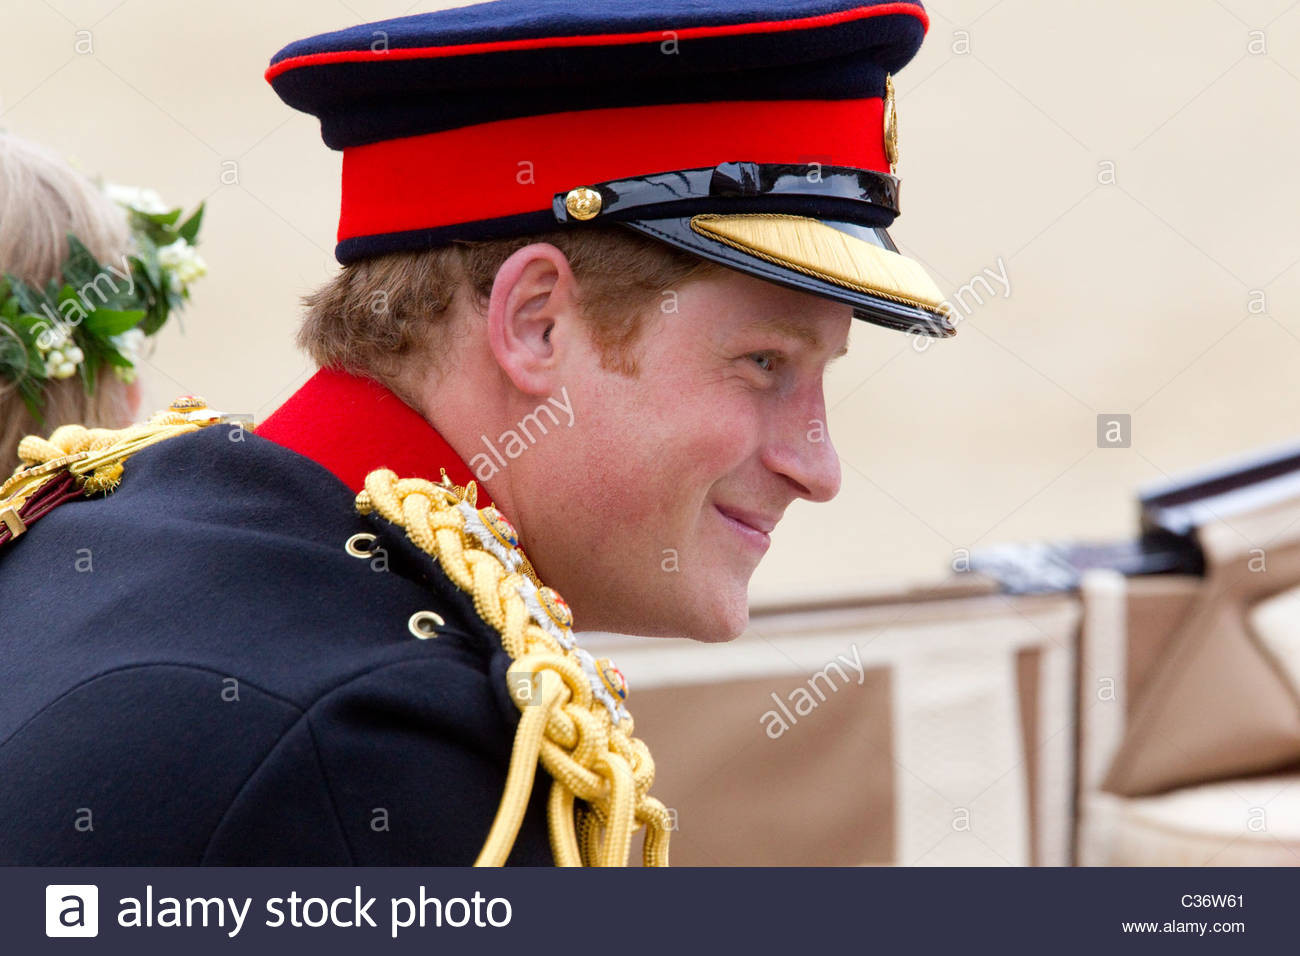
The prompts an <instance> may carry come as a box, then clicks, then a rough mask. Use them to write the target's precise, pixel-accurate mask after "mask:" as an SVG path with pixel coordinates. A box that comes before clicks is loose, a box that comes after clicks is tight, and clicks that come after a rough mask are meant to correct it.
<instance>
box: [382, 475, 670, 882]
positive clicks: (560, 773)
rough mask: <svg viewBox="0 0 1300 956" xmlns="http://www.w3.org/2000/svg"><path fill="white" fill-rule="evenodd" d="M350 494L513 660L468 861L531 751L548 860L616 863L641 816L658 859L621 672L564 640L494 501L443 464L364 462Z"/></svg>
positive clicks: (524, 784)
mask: <svg viewBox="0 0 1300 956" xmlns="http://www.w3.org/2000/svg"><path fill="white" fill-rule="evenodd" d="M356 504H357V510H358V511H359V512H360V513H361V514H363V515H364V514H370V513H371V512H378V513H379V514H380V515H381V516H382V517H384V518H385V519H387V520H388V521H390V522H391V523H393V524H395V525H399V526H400V527H402V528H404V529H405V530H406V534H407V537H409V538H410V539H411V541H412V542H414V543H415V545H416V546H417V547H419V548H420V549H421V550H422V551H424V552H425V553H426V554H428V555H429V556H430V557H432V558H433V559H434V560H435V561H437V562H438V564H439V566H440V567H441V568H442V569H443V571H444V572H445V573H446V575H447V576H448V577H449V578H450V579H451V580H452V582H453V583H454V584H455V585H456V586H457V587H458V588H460V589H461V590H462V591H464V592H465V593H466V594H468V595H469V596H470V597H471V598H473V601H474V609H475V610H476V611H477V612H478V614H479V616H480V617H481V618H482V619H483V620H484V621H486V622H487V623H488V624H489V625H491V627H492V628H493V629H494V630H495V631H496V632H497V633H498V634H500V635H501V645H502V647H503V648H504V649H505V651H506V653H507V654H509V655H510V657H511V658H512V659H513V660H514V663H513V664H511V665H510V668H509V670H508V671H507V682H508V684H509V691H510V696H511V698H512V699H513V700H514V702H515V705H516V706H517V707H518V708H519V710H520V712H521V716H520V720H519V727H518V729H517V730H516V732H515V743H514V749H513V752H512V753H511V756H510V769H509V773H508V775H507V777H506V786H505V793H504V794H503V796H502V798H501V805H500V806H499V807H498V809H497V814H496V819H495V820H494V821H493V823H492V829H491V831H490V832H489V834H488V838H487V842H486V843H485V844H484V845H483V850H482V851H481V852H480V853H479V857H478V860H477V861H476V863H475V865H476V866H501V865H503V864H504V863H505V861H506V857H507V856H509V854H510V850H511V849H512V847H513V846H514V843H515V840H516V838H517V837H518V835H519V828H520V825H521V824H522V823H523V819H524V813H525V811H526V810H527V807H528V801H529V798H530V796H531V794H532V790H533V781H534V778H535V777H536V774H537V765H538V763H539V762H540V763H541V765H542V766H543V767H545V768H546V769H547V771H548V772H549V773H550V775H551V777H552V781H553V782H552V784H551V792H550V800H549V801H548V804H547V822H548V828H549V831H550V838H551V850H552V852H553V854H554V856H555V862H556V863H557V864H558V865H560V866H597V865H598V866H625V865H626V864H627V861H628V856H629V854H630V852H631V847H632V835H633V833H634V832H635V831H636V830H637V829H638V828H639V827H640V826H641V824H645V826H646V837H645V842H644V844H643V859H644V862H645V865H646V866H667V865H668V834H669V831H670V830H671V828H672V827H671V819H670V815H669V812H668V809H667V808H666V807H665V806H664V805H663V804H662V803H660V802H659V801H658V800H656V799H655V798H654V797H652V796H650V795H649V789H650V785H651V783H653V781H654V760H653V759H652V758H651V756H650V751H649V749H648V748H647V747H646V745H645V744H644V743H643V742H641V741H640V740H638V739H637V738H636V737H633V736H632V732H633V724H632V717H631V715H630V714H628V712H627V710H626V709H625V708H624V707H623V704H622V701H623V700H624V699H625V698H626V696H627V685H626V682H625V681H624V680H623V677H622V675H621V674H620V673H619V672H618V670H617V669H616V668H615V667H614V666H613V664H611V663H610V662H608V661H603V660H601V661H597V660H594V659H593V658H592V656H591V655H590V654H588V653H587V652H586V651H584V650H583V649H582V648H580V647H578V646H577V644H576V643H575V642H574V640H573V633H572V631H571V630H570V624H571V623H572V615H571V614H569V611H568V607H567V605H565V604H564V602H563V600H562V599H561V598H560V597H559V595H558V594H556V593H555V592H554V591H552V590H551V589H549V588H547V587H545V586H543V585H541V584H540V582H539V581H537V579H536V576H535V575H534V574H533V573H532V568H531V567H530V566H528V564H527V562H526V559H525V558H524V556H523V554H522V552H521V551H520V550H519V546H518V537H517V536H516V534H515V531H514V529H513V528H512V527H511V526H510V524H509V522H507V521H506V520H505V519H504V518H503V517H502V516H501V514H500V513H499V512H498V511H497V510H496V509H495V508H491V507H489V508H483V509H479V508H477V507H476V504H477V489H476V488H475V485H474V483H473V482H470V483H469V485H467V486H466V487H465V488H463V489H462V488H459V487H458V486H456V485H453V484H451V482H450V481H449V480H448V479H447V477H446V475H445V473H444V475H443V482H442V484H440V485H439V484H434V483H433V482H431V481H427V480H425V479H422V478H404V479H399V478H398V477H397V476H396V475H395V474H394V473H393V472H391V471H389V470H387V469H379V470H377V471H372V472H370V474H368V475H367V476H366V481H365V490H364V491H362V492H361V493H360V494H359V495H357V502H356ZM576 800H581V801H583V803H582V804H576V803H575V801H576ZM580 835H581V836H580Z"/></svg>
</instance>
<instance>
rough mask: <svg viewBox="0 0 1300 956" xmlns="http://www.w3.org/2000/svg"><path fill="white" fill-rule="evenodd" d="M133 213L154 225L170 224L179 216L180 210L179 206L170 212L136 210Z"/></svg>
mask: <svg viewBox="0 0 1300 956" xmlns="http://www.w3.org/2000/svg"><path fill="white" fill-rule="evenodd" d="M135 214H136V215H137V216H139V217H140V218H141V219H143V220H144V221H145V222H148V223H152V224H153V225H155V226H172V225H175V224H176V220H177V219H179V218H180V217H181V210H180V209H179V208H176V209H173V210H172V211H171V212H140V211H139V210H136V213H135Z"/></svg>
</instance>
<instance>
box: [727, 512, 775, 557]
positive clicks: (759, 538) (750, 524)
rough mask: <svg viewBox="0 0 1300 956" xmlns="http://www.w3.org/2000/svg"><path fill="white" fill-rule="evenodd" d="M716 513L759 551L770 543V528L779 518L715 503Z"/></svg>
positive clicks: (766, 547)
mask: <svg viewBox="0 0 1300 956" xmlns="http://www.w3.org/2000/svg"><path fill="white" fill-rule="evenodd" d="M714 507H716V508H717V509H718V514H720V515H722V517H723V519H724V520H725V521H726V522H727V523H728V524H729V525H731V527H732V528H734V529H735V531H736V533H737V534H739V535H740V536H741V538H743V539H744V540H745V541H746V542H747V543H748V544H750V545H752V546H753V547H755V548H758V549H759V550H761V551H766V550H767V549H768V547H769V546H770V545H771V543H772V538H771V533H772V529H773V528H775V527H776V523H777V522H778V521H780V520H781V519H780V518H768V517H765V516H763V515H761V514H758V513H757V512H754V511H745V510H743V509H740V508H730V507H728V508H724V507H722V506H721V505H715V506H714Z"/></svg>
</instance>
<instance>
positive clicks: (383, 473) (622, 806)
mask: <svg viewBox="0 0 1300 956" xmlns="http://www.w3.org/2000/svg"><path fill="white" fill-rule="evenodd" d="M248 419H249V416H247V415H226V414H223V413H220V412H215V411H212V410H210V409H208V407H207V403H206V402H204V401H203V400H202V399H200V398H197V397H195V396H184V397H182V398H180V399H177V400H176V401H175V402H173V403H172V404H171V405H170V406H169V407H168V408H167V409H166V410H164V411H161V412H158V413H157V414H155V415H154V416H153V417H152V418H150V419H149V420H148V421H147V422H144V423H141V424H136V425H132V426H130V427H128V428H123V429H118V430H113V429H102V428H86V427H85V426H82V425H64V426H62V427H60V428H58V429H56V430H55V431H54V432H53V433H52V434H51V435H50V436H49V438H41V437H40V436H37V435H28V436H26V437H25V438H24V439H23V440H22V442H20V443H19V446H18V455H19V458H20V460H21V461H22V464H21V465H20V466H19V468H18V469H17V470H16V471H15V472H14V474H13V475H12V476H11V477H10V478H9V479H8V480H7V481H6V482H5V483H4V485H3V486H0V521H2V524H0V548H3V547H4V546H5V545H6V544H7V543H9V542H11V541H13V539H15V538H17V537H18V536H20V535H22V534H23V533H24V532H25V531H26V530H27V529H28V528H29V527H30V526H31V525H32V524H33V523H34V522H35V521H36V520H37V519H39V518H40V517H42V516H43V515H45V514H47V513H48V512H49V511H50V510H52V509H53V508H54V507H56V506H58V505H59V504H62V503H63V502H65V501H70V500H73V499H76V498H83V497H95V496H99V495H104V494H107V493H109V492H111V491H112V490H113V489H114V488H115V487H117V485H118V484H119V483H120V482H121V480H122V474H123V465H124V463H125V461H126V460H127V459H128V458H129V457H130V456H131V455H133V454H135V452H137V451H139V450H140V449H142V448H146V447H148V446H150V445H153V444H157V443H158V442H161V441H166V440H167V439H168V438H173V437H176V436H177V435H183V434H186V433H189V432H193V431H197V430H198V429H201V428H208V427H211V426H213V425H218V424H228V425H231V426H235V427H241V428H242V427H246V426H248V425H250V424H251V423H250V422H249V421H248ZM477 495H478V491H477V487H476V486H475V484H474V482H472V481H471V482H470V483H469V484H468V485H466V486H464V487H462V486H459V485H455V484H453V483H452V482H451V481H450V479H448V477H447V475H446V472H445V471H444V472H443V477H442V482H441V483H440V484H435V483H434V482H431V481H428V480H427V479H423V478H398V476H397V475H396V474H394V473H393V472H392V471H389V470H387V469H378V470H376V471H372V472H370V473H369V474H368V475H367V476H366V479H365V487H364V490H362V491H361V493H360V494H358V495H357V497H356V509H357V511H358V512H359V513H360V514H362V515H368V514H371V513H376V514H378V515H379V516H381V517H383V518H384V519H386V520H387V521H389V522H390V523H392V524H394V525H397V526H399V527H401V528H403V529H404V530H405V532H406V535H407V537H409V538H410V540H411V541H412V542H413V543H414V544H415V545H416V546H417V547H419V548H420V549H421V550H422V551H424V552H425V553H426V554H428V555H429V556H430V557H431V558H432V559H433V560H434V561H436V562H437V563H438V565H439V567H441V568H442V570H443V572H444V573H445V574H446V575H447V577H448V578H449V579H450V580H451V581H452V583H453V584H454V585H455V586H456V587H458V588H460V589H461V590H462V591H464V592H465V593H466V594H467V595H468V596H469V597H470V598H471V599H472V601H473V604H474V609H475V612H476V613H477V614H478V615H479V617H480V618H482V620H483V621H484V622H485V623H486V624H487V625H488V626H490V627H491V628H492V629H493V630H494V631H495V632H496V633H497V634H499V635H500V638H501V645H502V647H503V649H504V650H505V651H506V653H507V654H508V655H509V656H510V658H511V659H512V661H513V663H512V664H511V665H510V667H509V669H508V670H507V674H506V680H507V683H508V690H509V694H510V697H511V699H512V700H513V701H514V702H515V704H516V706H517V707H518V708H519V710H520V714H521V716H520V720H519V725H518V728H517V730H516V732H515V740H514V747H513V750H512V753H511V757H510V765H509V769H508V772H507V776H506V785H505V792H504V793H503V795H502V798H501V804H500V806H499V807H498V809H497V813H496V817H495V819H494V820H493V823H492V827H491V830H490V831H489V833H488V837H487V840H486V842H485V843H484V846H483V849H482V851H481V852H480V854H479V857H478V860H477V861H476V865H478V866H500V865H503V864H504V863H505V861H506V858H507V857H508V856H509V855H510V851H511V849H512V848H513V846H514V843H515V840H516V838H517V837H518V834H519V829H520V826H521V825H522V823H523V819H524V814H525V811H526V810H527V807H528V802H529V798H530V796H531V794H532V791H533V783H534V780H535V778H536V774H537V767H538V765H539V763H540V765H541V766H543V767H545V768H546V770H547V771H548V772H549V773H550V775H551V778H552V781H553V782H552V784H551V789H550V796H549V800H548V802H547V818H548V830H549V832H550V838H551V849H552V853H553V855H554V857H555V862H556V863H557V864H558V865H560V866H595V865H599V866H623V865H626V864H627V861H628V857H629V855H630V853H631V845H632V837H633V834H634V833H635V832H636V831H637V830H638V829H640V827H641V826H645V828H646V836H645V840H644V843H643V854H642V856H643V860H644V863H645V864H646V865H647V866H667V865H668V840H669V832H670V830H671V829H672V824H671V816H670V813H669V811H668V809H667V808H666V807H665V806H664V805H663V803H661V802H660V801H658V800H656V799H655V798H654V797H652V796H650V795H649V789H650V785H651V784H652V783H653V781H654V761H653V759H652V758H651V756H650V752H649V750H648V748H647V747H646V745H645V744H644V743H643V742H642V741H641V740H639V739H637V738H636V737H634V736H633V721H632V717H631V715H630V714H629V713H628V711H627V707H626V703H625V702H626V700H627V681H626V680H625V679H624V677H623V675H622V673H621V672H620V671H619V670H618V668H616V667H615V666H614V665H613V663H612V662H610V661H608V660H605V659H600V660H597V659H595V658H593V657H592V655H591V654H589V653H588V652H587V651H585V650H583V649H582V648H581V647H579V646H578V644H577V642H576V640H575V639H574V634H573V630H572V625H573V615H572V612H571V611H570V610H569V607H568V605H567V604H566V603H565V601H564V599H563V598H561V597H560V595H559V594H558V593H556V592H555V591H554V590H553V589H551V588H549V587H547V586H545V585H544V584H542V582H541V581H540V580H539V579H538V578H537V575H536V572H535V571H534V570H533V568H532V566H531V564H530V563H529V562H528V560H527V558H526V557H525V556H524V553H523V550H522V549H521V548H520V546H519V537H518V534H517V533H516V532H515V530H514V528H513V527H512V526H511V524H510V522H509V521H507V520H506V518H505V517H504V516H503V515H502V514H501V513H500V512H499V511H497V509H496V508H493V507H486V508H479V507H478V506H477V503H478V499H477ZM358 537H364V536H358ZM361 545H362V542H359V541H350V542H349V549H352V548H361ZM358 553H364V551H363V550H362V551H359V552H358ZM426 613H427V612H426ZM430 616H431V618H433V619H432V620H430V621H427V622H421V627H422V630H421V632H420V633H419V634H417V636H420V637H435V636H436V628H437V626H438V625H439V624H441V623H442V622H441V621H440V620H437V619H436V618H437V616H436V615H430ZM415 629H416V622H415V621H414V620H413V621H412V630H413V631H414V630H415Z"/></svg>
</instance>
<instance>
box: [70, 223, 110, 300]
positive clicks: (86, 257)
mask: <svg viewBox="0 0 1300 956" xmlns="http://www.w3.org/2000/svg"><path fill="white" fill-rule="evenodd" d="M103 271H104V270H103V268H102V267H101V266H100V264H99V262H98V261H97V260H96V259H95V257H94V255H92V254H91V251H90V250H89V249H87V248H86V247H85V245H84V244H83V243H82V241H81V240H80V239H78V238H77V237H76V236H75V235H73V234H72V233H68V259H67V261H66V262H64V263H63V277H64V278H65V279H67V280H68V282H70V283H72V285H73V286H75V287H76V288H78V289H79V288H81V287H82V286H84V285H86V284H87V283H90V282H94V281H95V279H96V277H97V276H98V275H99V274H100V273H101V272H103Z"/></svg>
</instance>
